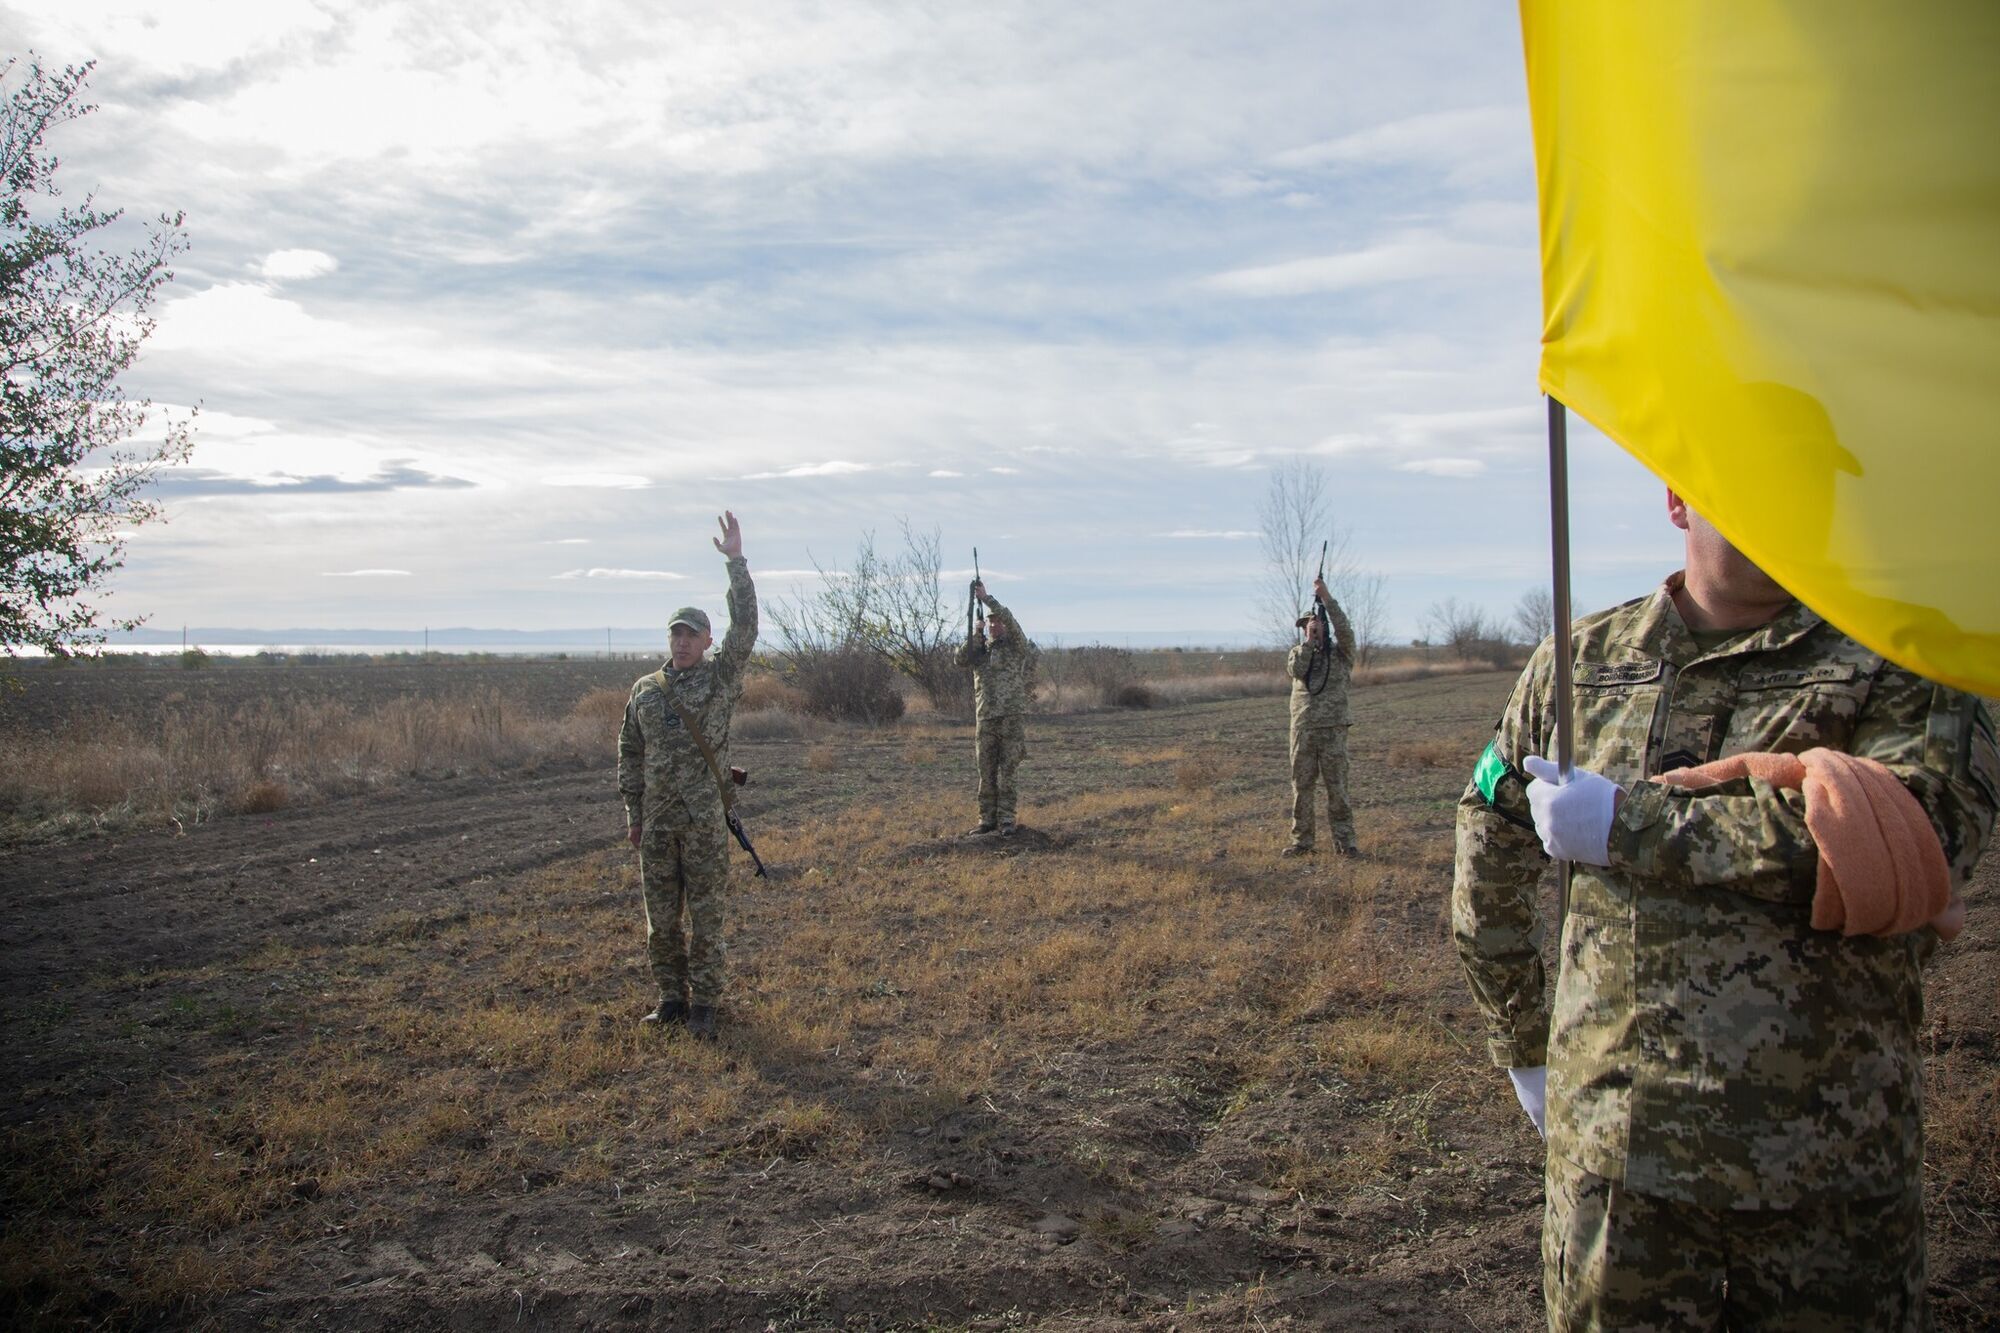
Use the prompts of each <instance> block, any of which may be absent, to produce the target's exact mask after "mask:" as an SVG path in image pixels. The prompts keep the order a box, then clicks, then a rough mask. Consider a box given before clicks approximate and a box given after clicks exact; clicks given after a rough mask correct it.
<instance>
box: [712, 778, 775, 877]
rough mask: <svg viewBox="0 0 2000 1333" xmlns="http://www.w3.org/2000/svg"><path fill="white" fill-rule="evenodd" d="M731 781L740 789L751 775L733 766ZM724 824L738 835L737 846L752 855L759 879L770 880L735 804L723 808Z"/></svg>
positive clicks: (751, 860)
mask: <svg viewBox="0 0 2000 1333" xmlns="http://www.w3.org/2000/svg"><path fill="white" fill-rule="evenodd" d="M729 780H730V781H731V782H733V783H735V784H736V785H737V786H739V787H740V786H742V785H743V784H744V783H746V782H748V781H749V780H750V775H749V774H748V773H746V772H744V771H743V770H742V769H740V768H737V767H735V766H733V765H732V766H731V767H730V770H729ZM722 822H723V823H725V824H727V825H729V831H730V832H731V833H733V834H735V835H736V845H737V846H738V847H741V848H742V849H743V850H744V851H746V852H748V853H750V862H751V864H752V865H754V866H756V867H757V878H759V879H769V878H770V876H769V875H767V874H765V873H764V858H763V857H761V856H759V855H757V849H756V848H755V847H752V846H751V845H750V834H749V833H748V832H747V831H746V830H745V829H744V827H743V819H742V817H741V816H740V815H738V814H737V813H736V807H735V806H734V805H733V804H732V805H729V806H725V807H724V808H723V811H722Z"/></svg>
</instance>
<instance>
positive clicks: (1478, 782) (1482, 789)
mask: <svg viewBox="0 0 2000 1333" xmlns="http://www.w3.org/2000/svg"><path fill="white" fill-rule="evenodd" d="M1511 771H1512V770H1511V769H1510V768H1509V767H1508V765H1507V761H1506V760H1505V759H1502V758H1501V757H1500V742H1498V741H1488V742H1486V748H1485V749H1484V750H1481V751H1480V752H1479V763H1478V766H1477V767H1475V768H1474V769H1473V770H1472V781H1473V785H1475V786H1477V787H1478V788H1479V794H1480V795H1481V796H1484V797H1485V798H1486V804H1488V805H1492V804H1494V803H1495V799H1496V798H1495V796H1494V793H1495V792H1497V791H1498V790H1499V789H1500V779H1502V778H1504V777H1506V776H1507V774H1508V773H1509V772H1511Z"/></svg>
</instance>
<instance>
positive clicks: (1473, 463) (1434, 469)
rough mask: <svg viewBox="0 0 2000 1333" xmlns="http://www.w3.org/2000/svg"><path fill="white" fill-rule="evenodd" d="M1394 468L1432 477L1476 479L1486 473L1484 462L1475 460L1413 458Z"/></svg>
mask: <svg viewBox="0 0 2000 1333" xmlns="http://www.w3.org/2000/svg"><path fill="white" fill-rule="evenodd" d="M1396 466H1397V468H1398V469H1399V470H1400V471H1403V472H1422V473H1425V474H1427V475H1429V476H1433V477H1477V476H1482V475H1484V474H1485V472H1486V464H1485V462H1484V461H1483V460H1481V459H1477V458H1414V459H1411V460H1410V461H1409V462H1407V463H1398V464H1397V465H1396Z"/></svg>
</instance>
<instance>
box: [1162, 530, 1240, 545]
mask: <svg viewBox="0 0 2000 1333" xmlns="http://www.w3.org/2000/svg"><path fill="white" fill-rule="evenodd" d="M1153 535H1154V536H1156V537H1176V538H1185V539H1199V538H1204V537H1212V538H1217V539H1220V540H1222V541H1231V542H1235V541H1243V540H1245V539H1246V538H1250V537H1261V536H1263V535H1264V534H1263V533H1261V532H1258V531H1255V530H1254V529H1244V528H1227V529H1223V530H1219V531H1215V530H1210V529H1207V528H1179V529H1176V530H1175V531H1173V532H1156V533H1154V534H1153Z"/></svg>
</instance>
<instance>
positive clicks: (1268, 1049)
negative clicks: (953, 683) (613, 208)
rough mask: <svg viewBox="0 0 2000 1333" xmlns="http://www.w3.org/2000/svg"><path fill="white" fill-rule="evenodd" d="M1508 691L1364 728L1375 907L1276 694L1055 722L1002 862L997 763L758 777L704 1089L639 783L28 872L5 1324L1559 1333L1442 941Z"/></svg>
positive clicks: (1978, 933)
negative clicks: (1295, 842)
mask: <svg viewBox="0 0 2000 1333" xmlns="http://www.w3.org/2000/svg"><path fill="white" fill-rule="evenodd" d="M632 674H634V673H633V672H631V671H629V670H627V669H625V668H624V667H622V666H621V667H619V669H618V670H617V671H616V672H614V675H615V676H616V677H617V679H616V680H615V681H614V682H612V683H615V684H623V683H624V682H625V681H626V680H629V678H630V676H631V675H632ZM600 683H604V682H599V681H595V680H592V681H589V682H586V683H584V685H581V686H578V688H584V687H587V685H591V684H600ZM1509 683H1510V677H1509V676H1506V675H1502V674H1493V675H1484V676H1468V677H1455V678H1447V679H1442V680H1433V681H1419V682H1412V683H1407V684H1400V685H1384V686H1379V687H1374V688H1370V689H1365V690H1361V691H1359V692H1357V694H1356V696H1355V702H1356V719H1357V720H1356V724H1355V726H1354V729H1353V733H1352V738H1351V750H1352V753H1353V756H1354V772H1353V778H1352V789H1353V791H1354V794H1355V798H1356V804H1357V807H1358V810H1359V817H1360V826H1361V844H1362V850H1363V852H1364V854H1365V855H1364V856H1363V857H1362V858H1360V859H1357V860H1352V861H1348V860H1337V859H1334V858H1330V857H1327V856H1324V855H1322V856H1320V857H1316V858H1312V859H1310V860H1307V861H1304V862H1303V863H1300V862H1292V861H1281V860H1280V859H1279V858H1278V856H1277V852H1278V849H1279V848H1280V847H1281V846H1282V845H1283V843H1284V841H1285V821H1286V810H1287V806H1288V799H1289V798H1288V788H1287V777H1286V763H1285V710H1284V704H1283V701H1282V700H1281V699H1278V698H1270V699H1261V700H1242V701H1233V702H1225V703H1214V704H1203V705H1195V706H1188V707H1180V708H1173V709H1162V710H1157V711H1152V712H1103V713H1093V714H1084V715H1078V716H1065V717H1049V718H1042V717H1037V718H1034V719H1032V720H1031V722H1030V726H1029V738H1030V739H1029V744H1030V749H1031V754H1030V758H1029V760H1028V762H1027V763H1026V764H1025V765H1024V766H1023V768H1022V779H1023V791H1024V800H1023V808H1022V816H1023V820H1024V823H1025V825H1026V826H1027V827H1026V828H1025V829H1024V830H1023V832H1022V833H1021V834H1020V835H1018V836H1016V837H1015V838H1012V839H1008V840H1005V841H1001V840H996V839H968V838H966V837H964V836H962V835H963V833H964V830H965V827H966V826H967V825H969V824H970V823H972V822H973V818H974V815H975V810H974V806H973V799H972V788H973V785H974V773H973V765H972V755H971V736H970V729H969V728H967V727H964V726H961V725H954V724H948V723H942V722H935V721H925V722H920V723H914V724H909V725H905V726H902V727H896V728H886V729H883V730H880V731H873V732H870V731H859V730H857V731H851V732H836V733H834V734H832V735H828V736H821V737H819V738H818V739H811V740H807V739H799V740H773V741H745V742H739V743H738V745H737V746H736V747H735V754H734V758H735V760H736V762H738V763H740V764H743V765H744V766H746V767H748V768H750V769H751V770H752V773H753V781H752V784H751V785H750V787H748V788H747V789H746V804H745V806H744V811H745V815H746V819H747V822H748V824H749V826H750V827H751V829H752V831H753V833H754V834H755V835H756V836H757V837H758V839H759V850H760V851H761V852H762V853H763V854H764V856H765V858H766V859H767V860H768V861H770V862H771V863H772V866H773V871H774V873H773V876H772V877H771V878H770V879H755V878H752V877H751V876H750V875H749V873H748V870H749V867H748V864H747V861H746V860H745V859H743V858H741V857H738V859H737V861H736V862H735V865H734V867H733V874H734V878H733V880H732V894H733V897H732V902H731V906H730V911H731V922H730V931H729V935H730V948H731V964H730V966H731V983H730V985H731V989H730V993H729V997H728V1001H727V1003H726V1006H725V1009H724V1013H723V1020H724V1022H723V1034H722V1039H721V1041H720V1042H719V1043H717V1044H715V1045H712V1046H710V1045H702V1044H698V1043H695V1042H692V1041H690V1040H688V1039H687V1038H686V1037H685V1036H683V1035H679V1034H671V1033H670V1034H666V1035H660V1034H652V1033H647V1032H643V1031H642V1030H641V1029H640V1028H639V1027H638V1026H637V1024H636V1022H635V1020H636V1019H637V1018H638V1017H639V1015H640V1014H641V1013H643V1012H644V1011H645V1010H646V1009H647V1008H649V1007H650V1006H651V1003H652V999H653V996H652V994H651V987H650V984H649V981H648V978H647V976H646V973H645V970H644V963H643V930H644V927H643V922H642V920H641V912H640V901H639V889H638V880H637V869H636V866H635V864H634V861H633V858H632V855H631V853H630V852H629V850H628V849H627V848H626V847H625V846H624V844H623V841H622V838H621V836H620V834H621V831H622V830H621V825H622V816H621V813H620V809H619V805H618V800H617V796H616V793H615V791H614V788H613V783H612V778H611V775H610V773H609V772H608V770H607V768H606V767H604V766H600V767H597V768H593V769H590V770H588V771H582V770H579V771H565V772H555V773H541V774H537V775H532V776H519V777H508V778H504V779H502V778H467V777H461V778H454V779H450V780H444V781H433V782H426V783H421V784H413V785H410V786H407V787H404V788H402V789H400V790H396V791H391V792H383V793H376V794H371V795H368V796H363V797H355V798H350V799H342V800H338V801H330V802H327V803H324V804H318V805H308V806H305V807H302V808H295V809H288V810H283V811H279V812H277V813H274V814H265V815H245V816H237V817H232V818H225V819H220V820H217V821H215V822H213V823H209V824H202V825H198V826H192V827H189V828H187V829H186V830H185V831H184V832H182V833H178V834H176V833H173V832H151V833H142V834H136V835H130V836H122V837H119V838H116V839H115V840H89V841H73V842H63V843H57V844H52V845H43V846H39V847H34V848H28V849H21V850H16V851H12V852H7V853H4V854H0V950H4V955H0V956H4V959H5V966H4V975H0V1017H4V1059H5V1069H6V1078H5V1080H4V1083H5V1090H4V1093H0V1125H3V1126H4V1133H5V1163H4V1181H5V1201H6V1208H5V1211H6V1214H7V1218H6V1221H5V1222H4V1223H0V1226H4V1233H0V1237H3V1238H0V1318H4V1320H5V1322H6V1323H7V1325H8V1326H9V1327H31V1326H40V1327H99V1326H120V1327H124V1326H146V1327H156V1326H174V1327H201V1326H207V1327H218V1328H231V1329H236V1328H258V1327H270V1328H289V1327H296V1326H304V1325H310V1326H312V1327H316V1328H328V1329H341V1330H360V1329H410V1328H437V1329H447V1328H449V1329H492V1328H520V1329H537V1328H539V1329H571V1328H731V1329H735V1328H747V1329H795V1328H796V1329H804V1328H829V1327H846V1328H979V1329H998V1328H1016V1327H1034V1328H1049V1329H1083V1328H1093V1329H1094V1328H1118V1327H1127V1328H1147V1329H1168V1328H1180V1329H1211V1328H1214V1329H1220V1328H1232V1329H1234V1328H1267V1329H1268V1328H1282V1327H1295V1328H1323V1327H1324V1328H1336V1327H1338V1328H1386V1329H1406V1330H1420V1329H1421V1330H1431V1329H1444V1328H1461V1327H1462V1328H1471V1329H1480V1330H1489V1331H1496V1330H1503V1329H1530V1328H1538V1327H1541V1326H1542V1315H1541V1301H1540V1272H1539V1260H1538V1256H1537V1234H1538V1228H1539V1220H1540V1209H1541V1180H1540V1162H1541V1152H1540V1143H1539V1141H1538V1140H1537V1139H1536V1137H1535V1135H1534V1133H1533V1131H1532V1129H1531V1128H1530V1127H1529V1126H1528V1124H1527V1122H1526V1120H1525V1118H1524V1117H1523V1116H1522V1115H1521V1113H1520V1111H1519V1109H1518V1108H1517V1107H1516V1106H1515V1104H1514V1101H1513V1097H1512V1094H1511V1092H1510V1090H1509V1088H1508V1085H1507V1081H1506V1079H1505V1077H1504V1076H1503V1075H1502V1074H1501V1073H1500V1072H1499V1071H1497V1070H1495V1069H1492V1068H1490V1067H1489V1066H1488V1065H1487V1063H1486V1061H1485V1058H1484V1054H1483V1051H1482V1043H1481V1036H1480V1032H1479V1027H1478V1023H1477V1021H1476V1019H1475V1017H1474V1014H1473V1010H1472V1006H1471V1003H1470V1000H1469V998H1468V996H1467V994H1466V991H1465V988H1464V984H1463V981H1462V980H1461V977H1460V975H1459V972H1458V967H1457V963H1456V961H1455V958H1454V957H1453V955H1452V951H1451V946H1450V940H1449V934H1448V921H1447V911H1446V897H1447V893H1448V890H1449V883H1450V866H1451V826H1452V813H1453V806H1454V803H1455V801H1456V798H1457V795H1458V792H1459V789H1460V787H1461V785H1462V784H1463V782H1464V780H1465V774H1466V772H1467V771H1468V769H1469V766H1470V763H1471V761H1472V759H1473V757H1474V756H1475V755H1476V753H1477V751H1478V748H1479V746H1480V745H1482V744H1483V743H1484V738H1485V736H1486V734H1487V732H1488V730H1489V729H1490V727H1491V724H1492V720H1493V718H1494V717H1495V715H1496V714H1497V712H1498V710H1499V708H1500V706H1501V703H1502V702H1503V700H1504V698H1505V695H1506V692H1507V689H1508V687H1509ZM552 688H558V689H559V690H562V689H569V688H571V686H569V685H563V686H560V687H552ZM607 748H608V747H607ZM1995 867H1996V860H1995V858H1994V857H1992V856H1989V857H1988V858H1987V860H1986V862H1985V863H1984V865H1983V866H1982V867H1981V870H1980V873H1979V877H1978V879H1977V881H1976V883H1975V885H1974V887H1973V890H1972V893H1971V895H1970V899H1971V915H1970V923H1969V925H1968V927H1967V930H1966V932H1965V934H1964V935H1963V936H1962V937H1961V938H1960V939H1959V940H1958V941H1957V942H1956V943H1955V944H1954V945H1953V946H1951V947H1950V948H1949V949H1947V950H1945V951H1944V953H1943V955H1942V957H1941V959H1940V962H1939V964H1938V965H1937V967H1936V969H1935V970H1934V973H1933V975H1932V977H1931V981H1930V986H1929V996H1930V1002H1931V1017H1930V1022H1929V1027H1928V1038H1929V1041H1930V1050H1931V1052H1932V1054H1931V1064H1930V1071H1929V1087H1928V1095H1929V1096H1930V1098H1931V1108H1932V1110H1931V1144H1932V1159H1933V1160H1932V1162H1931V1163H1930V1165H1929V1168H1928V1177H1927V1185H1928V1188H1929V1194H1930V1225H1931V1242H1932V1247H1931V1255H1932V1274H1933V1293H1932V1294H1933V1298H1934V1302H1935V1305H1936V1307H1937V1312H1938V1320H1939V1324H1940V1326H1942V1327H1945V1328H1967V1329H1969V1328H1984V1327H1992V1326H1993V1325H1994V1322H1995V1321H1996V1319H2000V1231H1996V1228H2000V1154H1996V1149H1995V1147H1994V1144H1993V1139H1992V1134H1991V1129H1992V1125H1993V1123H1994V1122H1995V1119H1996V1116H2000V1053H1996V1045H1995V1034H1996V1027H1997V1026H2000V1019H1996V1006H1995V1004H1994V999H1995V996H1996V992H1997V991H2000V967H1996V943H1997V942H2000V891H1996V889H2000V886H1996V884H1995V879H1996V870H1995Z"/></svg>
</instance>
